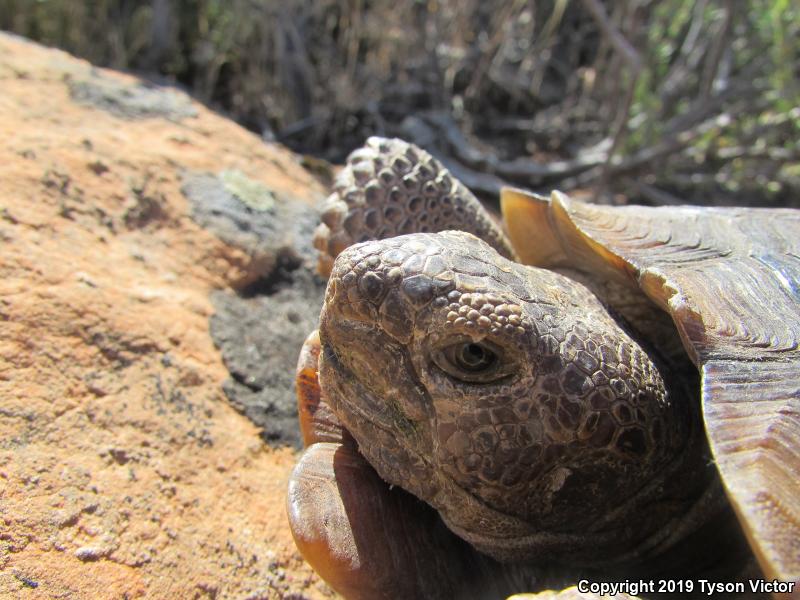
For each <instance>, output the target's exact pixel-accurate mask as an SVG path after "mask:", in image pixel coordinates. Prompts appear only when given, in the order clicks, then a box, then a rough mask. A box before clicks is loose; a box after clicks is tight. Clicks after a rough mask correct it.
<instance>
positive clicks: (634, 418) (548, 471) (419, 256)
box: [319, 231, 719, 565]
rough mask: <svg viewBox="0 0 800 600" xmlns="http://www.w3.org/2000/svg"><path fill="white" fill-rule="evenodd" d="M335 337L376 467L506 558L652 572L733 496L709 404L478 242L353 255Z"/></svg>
mask: <svg viewBox="0 0 800 600" xmlns="http://www.w3.org/2000/svg"><path fill="white" fill-rule="evenodd" d="M320 338H321V341H322V354H321V357H320V363H319V374H320V383H321V386H322V389H323V392H324V394H325V396H326V398H327V400H328V402H329V403H330V404H331V406H332V408H333V409H334V411H335V412H336V414H337V416H338V417H339V419H340V420H341V421H342V423H343V425H344V426H345V427H346V429H347V430H349V432H350V434H352V436H353V437H354V438H355V440H356V441H357V443H358V445H359V449H360V451H361V453H362V454H363V455H364V456H365V457H366V458H367V460H369V462H370V463H371V464H372V465H373V466H374V467H375V469H376V470H377V472H378V473H379V474H380V476H381V477H382V478H383V479H385V480H386V481H387V482H389V483H390V484H394V485H399V486H401V487H403V488H405V489H406V490H409V491H410V492H412V493H413V494H415V495H416V496H418V497H420V498H422V499H424V500H425V501H427V502H428V503H430V504H431V505H432V506H434V507H435V508H436V509H437V510H438V511H439V513H440V514H441V516H442V517H443V519H444V521H445V522H446V524H447V525H448V527H450V528H451V529H452V530H453V531H454V532H455V533H457V534H458V535H459V536H461V537H463V538H464V539H466V540H467V541H469V542H471V543H472V544H473V545H474V546H475V547H476V548H478V549H479V550H481V551H483V552H486V553H487V554H490V555H491V556H494V557H496V558H498V559H500V560H532V559H539V560H541V559H543V558H544V559H547V560H556V561H558V560H562V561H568V562H570V563H571V564H588V565H598V564H607V563H621V562H629V561H636V560H645V559H647V558H650V557H653V556H657V555H658V554H660V553H662V552H664V551H665V549H666V548H667V547H669V546H670V545H672V544H673V543H675V542H676V541H678V540H677V539H676V536H675V535H674V532H676V531H681V530H682V529H683V533H684V534H685V533H686V529H687V526H686V525H685V522H686V515H689V514H693V507H696V506H697V505H698V503H700V498H701V497H702V496H703V494H704V493H706V492H707V491H708V490H710V489H716V485H717V484H716V478H715V471H714V469H713V466H709V464H708V454H707V449H706V447H705V441H704V440H705V438H704V435H703V431H702V427H701V425H700V419H699V415H698V414H697V402H696V399H695V398H690V397H688V396H687V392H686V391H685V389H684V388H683V387H682V385H681V382H680V381H676V378H675V377H672V376H671V375H670V374H669V372H668V371H667V370H666V368H665V367H664V366H663V365H662V364H660V359H659V358H658V357H657V356H655V355H654V353H653V352H648V351H646V350H645V349H644V348H642V347H641V346H640V345H639V344H638V343H637V342H636V341H635V340H634V339H633V338H632V337H631V335H630V334H629V333H628V331H626V328H625V327H624V326H623V325H621V324H620V323H618V322H617V320H615V318H613V317H612V316H611V315H610V314H609V313H608V311H607V310H606V308H605V307H604V305H603V304H602V303H601V301H600V300H599V299H598V298H597V297H596V296H595V295H594V294H593V293H592V292H590V291H589V290H588V289H587V288H586V287H584V286H583V285H582V284H580V283H578V282H576V281H574V280H572V279H570V278H568V277H565V276H563V275H560V274H558V273H554V272H551V271H547V270H542V269H536V268H533V267H526V266H523V265H520V264H518V263H515V262H512V261H510V260H508V259H506V258H504V257H502V256H500V255H499V254H498V253H497V252H496V251H495V250H494V249H492V248H491V247H490V246H489V245H488V244H486V243H485V242H482V241H480V240H478V239H477V238H475V237H474V236H472V235H470V234H467V233H461V232H453V231H450V232H444V233H438V234H431V233H427V234H425V233H422V234H414V235H407V236H401V237H396V238H391V239H387V240H382V241H373V242H366V243H361V244H357V245H355V246H352V247H350V248H347V249H346V250H344V251H343V252H342V253H341V254H339V257H338V258H337V260H336V262H335V265H334V268H333V272H332V274H331V278H330V281H329V284H328V289H327V293H326V298H325V305H324V309H323V312H322V315H321V320H320ZM493 357H494V358H493ZM718 491H719V490H718V489H717V490H716V492H715V493H718ZM712 495H714V494H712ZM696 512H697V511H696V510H695V511H694V514H696ZM694 528H695V525H694V524H692V525H690V526H689V527H688V529H689V530H692V529H694Z"/></svg>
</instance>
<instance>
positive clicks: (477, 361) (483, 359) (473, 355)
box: [451, 342, 497, 373]
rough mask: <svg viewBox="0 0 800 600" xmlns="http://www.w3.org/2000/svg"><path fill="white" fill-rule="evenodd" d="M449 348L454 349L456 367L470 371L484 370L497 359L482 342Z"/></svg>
mask: <svg viewBox="0 0 800 600" xmlns="http://www.w3.org/2000/svg"><path fill="white" fill-rule="evenodd" d="M451 348H454V349H455V352H454V353H453V358H454V362H455V364H456V365H457V366H458V368H460V369H464V370H465V371H469V372H471V373H476V372H478V371H485V370H486V369H488V368H490V367H491V366H492V365H493V364H494V363H495V362H496V361H497V355H496V354H495V353H494V352H492V351H491V350H489V348H487V347H486V346H484V345H482V344H476V343H474V342H473V343H469V344H459V345H458V346H451Z"/></svg>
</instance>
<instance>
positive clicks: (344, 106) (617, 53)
mask: <svg viewBox="0 0 800 600" xmlns="http://www.w3.org/2000/svg"><path fill="white" fill-rule="evenodd" d="M799 4H800V3H798V2H797V1H796V0H769V1H768V0H697V1H688V0H627V1H624V2H611V1H606V2H603V1H602V0H509V1H506V2H500V1H489V0H461V1H456V0H428V1H424V0H344V1H333V0H316V1H313V0H296V1H286V0H225V1H223V0H88V1H85V2H78V1H75V0H0V28H2V29H5V30H8V31H12V32H15V33H18V34H20V35H23V36H26V37H29V38H31V39H33V40H36V41H38V42H41V43H44V44H47V45H51V46H56V47H59V48H63V49H64V50H67V51H68V52H70V53H73V54H75V55H77V56H80V57H83V58H86V59H88V60H89V61H91V62H92V63H94V64H96V65H101V66H108V67H113V68H115V69H122V70H128V71H132V72H134V73H136V74H138V75H142V76H144V77H146V78H148V79H149V80H151V81H153V82H154V83H157V84H158V83H174V84H177V85H179V86H182V87H183V88H185V89H186V90H188V91H189V92H191V93H192V94H193V95H194V96H195V97H196V98H197V99H199V100H201V101H202V102H204V103H206V104H208V105H209V106H211V107H212V108H214V109H216V110H218V111H220V112H223V113H225V114H226V115H228V116H230V117H231V118H233V119H235V120H236V121H238V122H239V123H241V124H242V125H244V126H245V127H247V128H249V129H251V130H253V131H255V132H257V133H258V134H259V135H261V136H263V137H264V139H265V140H270V141H272V140H275V141H278V142H280V143H282V144H285V145H287V146H289V147H290V148H292V149H293V150H295V151H297V152H300V153H302V154H305V155H307V157H308V158H307V160H308V161H309V163H311V162H313V160H314V158H321V159H325V160H328V161H332V162H341V161H343V160H344V158H345V157H346V155H347V154H348V153H349V152H350V151H351V150H352V149H354V148H356V147H357V146H360V145H361V144H362V143H363V141H364V139H365V138H366V137H367V136H369V135H373V134H377V135H385V136H399V137H402V138H404V139H407V140H409V141H413V142H415V143H417V144H419V145H421V146H423V147H425V148H426V149H428V150H429V151H430V152H432V153H433V154H434V155H436V156H438V157H439V158H440V159H442V161H443V162H444V163H445V164H446V165H447V166H448V167H450V168H451V170H452V171H453V172H454V173H455V174H456V175H457V176H458V177H459V178H461V179H462V180H463V181H464V182H465V183H466V184H467V185H468V186H469V187H471V188H472V189H473V190H474V191H476V192H477V193H479V194H481V195H483V196H484V197H491V196H493V195H494V194H496V192H497V190H498V189H499V186H500V185H501V184H513V185H518V186H523V187H526V188H530V189H534V190H538V191H543V192H547V191H549V190H550V189H552V188H560V189H562V190H564V191H572V192H576V193H586V194H591V195H595V196H596V198H597V200H598V201H601V202H610V203H625V202H636V203H644V204H659V205H663V204H677V203H689V202H690V203H696V204H712V205H713V204H741V205H750V206H795V207H798V206H800V193H799V192H800V83H799V81H800V31H798V30H800V8H799V7H798V5H799ZM0 93H1V92H0ZM312 157H313V158H312Z"/></svg>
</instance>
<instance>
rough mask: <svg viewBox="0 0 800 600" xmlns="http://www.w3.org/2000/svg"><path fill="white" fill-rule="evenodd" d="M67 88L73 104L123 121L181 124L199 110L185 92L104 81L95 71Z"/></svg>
mask: <svg viewBox="0 0 800 600" xmlns="http://www.w3.org/2000/svg"><path fill="white" fill-rule="evenodd" d="M67 86H68V87H69V92H70V96H71V98H72V100H73V101H75V102H80V103H82V104H89V105H92V106H95V107H97V108H100V109H102V110H105V111H108V112H110V113H111V114H113V115H115V116H117V117H122V118H124V119H145V118H149V117H162V118H164V119H169V120H170V121H181V120H182V119H186V118H190V117H196V116H197V109H196V108H195V107H194V106H193V105H192V101H191V99H190V98H189V96H188V95H186V94H185V93H183V92H180V91H178V90H176V89H173V88H171V87H168V86H157V85H152V84H147V83H143V82H137V83H121V82H120V81H118V80H117V79H111V78H107V77H103V75H102V74H101V73H100V72H99V71H97V70H96V69H92V70H91V71H90V72H89V75H88V77H85V76H78V77H75V76H73V77H70V78H69V79H68V80H67Z"/></svg>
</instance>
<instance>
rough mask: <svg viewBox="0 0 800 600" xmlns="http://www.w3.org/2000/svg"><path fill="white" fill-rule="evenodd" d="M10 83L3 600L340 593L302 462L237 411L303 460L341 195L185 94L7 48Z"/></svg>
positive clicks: (47, 53)
mask: <svg viewBox="0 0 800 600" xmlns="http://www.w3.org/2000/svg"><path fill="white" fill-rule="evenodd" d="M0 80H2V81H0V86H2V90H3V92H2V97H0V138H1V139H3V140H4V143H3V144H2V145H0V165H1V166H0V248H2V250H1V251H0V331H1V332H2V334H1V335H0V440H2V443H0V489H2V490H3V493H2V499H1V500H0V597H18V596H23V595H26V594H37V595H36V596H33V595H32V596H31V597H37V598H38V597H41V598H54V597H69V598H77V599H81V598H92V599H94V598H100V599H103V598H123V597H129V598H138V597H148V598H205V597H216V598H248V597H249V598H274V597H286V596H291V597H295V598H323V597H329V596H331V595H332V592H331V591H330V589H329V588H327V586H325V585H324V584H322V583H320V582H319V580H318V579H317V577H316V576H315V575H314V574H313V572H312V571H311V569H310V568H309V567H308V566H307V565H305V563H304V562H303V561H302V559H301V558H300V556H299V555H298V553H297V552H296V550H295V548H294V544H293V542H292V539H291V536H290V533H289V529H288V525H287V523H286V517H285V514H284V508H283V506H284V495H285V488H286V484H287V480H288V476H289V473H290V471H291V468H292V466H293V464H294V462H295V459H296V453H295V451H294V450H292V449H291V448H288V447H285V446H284V447H280V448H273V447H271V446H269V445H268V444H266V443H265V442H264V441H263V439H262V438H261V437H260V436H261V434H262V431H261V429H260V428H259V427H257V426H256V425H254V424H253V422H251V421H250V420H249V419H248V418H246V417H245V416H244V415H243V414H241V413H240V412H239V411H237V410H236V409H235V408H234V407H233V406H232V405H231V403H230V402H229V401H228V400H227V399H226V396H225V394H224V393H223V386H226V388H228V389H229V393H230V395H231V398H232V400H233V402H234V403H236V405H237V406H238V408H239V410H241V411H243V412H244V413H246V414H251V413H253V412H254V411H255V412H258V410H257V409H256V408H253V407H254V406H264V407H269V406H275V407H276V408H275V409H274V414H278V417H276V418H275V419H277V420H272V421H270V420H269V418H264V419H262V420H261V421H259V423H261V427H263V428H264V432H265V433H264V435H265V437H268V438H270V439H272V438H273V437H275V438H277V439H278V440H279V441H281V442H282V443H288V442H291V440H292V437H291V435H289V433H287V432H289V431H290V429H291V427H292V423H291V421H292V415H291V414H290V413H291V411H290V409H289V408H288V404H287V401H286V398H287V397H288V396H287V394H289V393H290V391H289V392H287V391H286V389H285V388H286V381H285V380H284V379H282V378H283V377H284V376H285V365H286V364H291V363H293V361H294V355H295V354H296V351H297V349H296V348H294V347H291V346H292V344H293V343H294V342H293V341H292V340H293V339H294V338H293V337H292V336H294V335H299V334H298V333H297V332H296V331H295V329H297V330H300V329H303V330H304V329H305V328H306V327H307V322H306V321H304V319H310V318H311V317H310V315H311V313H312V311H311V306H312V305H313V303H315V302H318V296H314V294H315V293H318V287H319V282H318V281H315V280H314V279H313V277H310V271H309V270H308V267H307V265H306V262H307V256H306V254H305V252H306V250H304V246H303V245H304V243H305V242H304V241H303V239H302V236H303V235H306V233H307V230H306V229H305V228H306V227H307V224H308V223H309V222H310V219H311V218H312V216H313V207H314V206H315V203H316V202H317V200H318V199H319V198H321V197H322V196H323V195H324V192H325V191H324V190H323V189H322V188H321V186H319V185H318V184H317V183H316V180H315V179H314V177H312V176H311V175H310V174H309V173H308V172H307V171H305V170H304V169H303V168H302V167H301V165H300V162H299V160H298V158H297V157H295V156H293V155H292V154H291V153H289V152H287V151H285V150H283V149H281V148H279V147H277V146H274V145H270V144H265V143H264V142H263V141H262V140H260V139H259V138H258V137H257V136H255V135H252V134H250V133H248V132H246V131H244V130H243V129H241V128H240V127H238V126H236V125H234V124H232V123H231V122H229V121H227V120H226V119H224V118H222V117H221V116H219V115H216V114H214V113H213V112H211V111H209V110H207V109H205V108H204V107H202V106H201V105H199V104H197V103H196V102H194V101H192V100H191V99H189V98H188V97H187V96H185V95H183V94H182V93H180V92H178V91H176V90H172V89H167V88H159V87H154V86H150V85H148V84H144V83H142V82H141V81H139V80H137V79H136V78H134V77H131V76H129V75H123V74H119V73H114V72H111V71H106V70H101V69H94V68H92V67H91V66H90V65H88V64H87V63H85V62H83V61H79V60H76V59H73V58H71V57H69V56H68V55H67V54H65V53H63V52H60V51H56V50H51V49H45V48H42V47H40V46H37V45H35V44H32V43H30V42H27V41H25V40H22V39H20V38H16V37H14V36H9V35H4V34H0ZM198 180H204V181H205V182H206V184H207V185H208V186H209V189H213V190H216V191H215V192H214V194H216V195H214V194H211V196H208V197H207V199H208V198H211V199H212V200H213V202H217V201H219V202H221V203H222V204H220V205H219V206H220V207H222V208H224V207H225V206H227V207H228V208H231V206H234V205H235V203H234V204H231V203H232V198H238V200H236V202H239V203H240V204H241V205H242V206H244V207H249V208H247V210H251V211H256V212H257V211H261V212H263V213H264V214H262V215H261V216H263V217H264V219H262V220H259V219H257V218H251V219H245V220H244V223H250V224H251V225H253V226H255V225H256V224H258V226H257V229H256V235H250V234H248V235H243V236H239V237H236V236H234V237H229V236H228V234H229V233H230V234H231V235H233V233H234V232H235V228H232V229H229V230H228V233H224V228H223V226H222V225H220V223H223V222H224V221H225V219H227V218H228V217H229V216H231V215H234V216H235V214H236V213H235V211H234V212H229V213H225V210H228V209H225V210H223V211H222V212H223V213H225V214H224V215H220V216H219V219H217V218H216V217H213V215H211V213H207V214H206V215H205V216H201V213H202V211H201V210H200V209H199V208H198V207H199V206H200V204H202V202H201V203H200V204H198V202H197V201H196V198H195V197H194V196H193V194H192V193H191V192H190V191H187V190H189V187H191V186H190V183H191V182H192V181H194V182H197V181H198ZM218 182H221V184H219V183H218ZM220 185H221V187H220ZM187 186H189V187H187ZM182 189H183V190H184V191H187V194H188V196H189V197H187V196H185V195H184V194H183V193H182V191H181V190H182ZM201 196H202V194H201ZM190 198H193V199H190ZM213 202H212V203H211V204H213ZM226 203H227V204H226ZM211 204H209V205H208V206H211ZM215 206H216V205H215ZM239 208H240V209H241V208H242V207H241V206H240V207H239ZM231 210H233V209H231ZM270 211H272V212H270ZM281 211H285V212H281ZM211 212H213V211H211ZM253 214H255V213H253ZM259 214H261V213H259ZM226 215H227V216H226ZM291 215H294V217H291ZM303 215H306V218H305V220H303V219H302V218H300V217H302V216H303ZM252 216H253V215H252V214H251V217H252ZM280 219H290V220H291V222H290V223H284V224H282V225H280V226H276V222H277V220H280ZM250 233H252V231H251V232H250ZM276 233H280V234H281V236H280V237H278V236H277V235H276ZM284 234H285V235H284ZM245 238H246V239H247V240H249V241H247V242H243V241H241V240H242V239H245ZM287 302H291V303H293V304H295V305H298V306H299V305H304V304H305V305H308V306H307V307H304V309H306V308H307V309H308V311H309V312H308V313H306V312H302V313H301V312H298V313H297V315H298V316H299V317H298V316H292V315H291V314H289V307H288V306H287ZM281 311H283V312H281ZM215 313H216V315H215ZM212 316H213V319H212ZM210 320H213V326H212V325H210ZM295 321H296V322H295ZM275 323H282V324H283V325H282V327H283V329H281V328H280V327H274V325H275ZM290 324H291V326H290ZM237 325H238V326H239V327H240V329H238V330H237V328H236V327H237ZM243 325H244V326H245V327H246V328H248V330H249V331H251V332H253V335H254V340H255V338H256V337H258V336H256V335H255V333H258V334H259V335H260V336H261V339H262V340H267V341H266V343H267V344H268V345H267V346H258V348H257V353H258V356H260V357H261V359H263V360H262V361H261V362H259V360H257V359H253V356H256V355H255V354H254V355H253V356H250V355H248V352H247V350H246V349H247V348H248V347H249V346H248V345H247V344H248V343H250V342H247V343H245V342H241V341H239V338H238V336H239V335H240V334H239V333H237V331H241V326H243ZM212 329H213V330H214V331H215V332H217V334H216V335H217V341H218V343H219V346H220V348H221V349H222V351H221V352H220V350H218V349H217V348H216V347H215V343H214V340H213V339H212V335H211V330H212ZM304 334H305V330H304V331H303V335H304ZM270 336H272V337H270ZM252 343H253V344H261V343H264V342H263V341H258V340H255V341H253V342H252ZM269 344H271V346H270V345H269ZM298 345H299V344H298ZM223 357H224V358H225V361H227V363H228V364H229V365H230V367H231V372H229V371H228V369H227V368H226V366H225V362H223ZM264 361H266V363H270V361H273V363H274V369H275V370H276V371H277V373H273V372H271V371H270V369H273V366H272V363H270V364H269V365H268V366H267V367H266V368H265V365H264ZM287 361H288V362H287ZM270 373H272V375H271V374H270ZM270 377H274V379H270ZM228 380H230V381H229V383H228V384H226V383H225V382H226V381H228ZM253 382H255V383H253ZM239 387H243V388H244V389H242V390H240V391H235V392H230V389H234V388H236V389H237V390H238V388H239ZM279 390H280V391H279ZM245 397H246V398H245ZM279 397H280V398H281V400H278V398H279ZM240 398H241V400H239V399H240ZM251 400H252V401H254V402H255V404H253V402H251ZM270 402H272V404H270ZM269 410H272V409H268V408H264V409H263V410H262V412H266V414H267V416H269V415H270V414H271V413H269ZM281 411H282V412H281ZM263 416H264V415H262V417H263ZM272 426H274V427H275V428H276V431H277V433H274V432H271V430H270V427H272ZM34 589H35V591H33V590H34Z"/></svg>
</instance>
